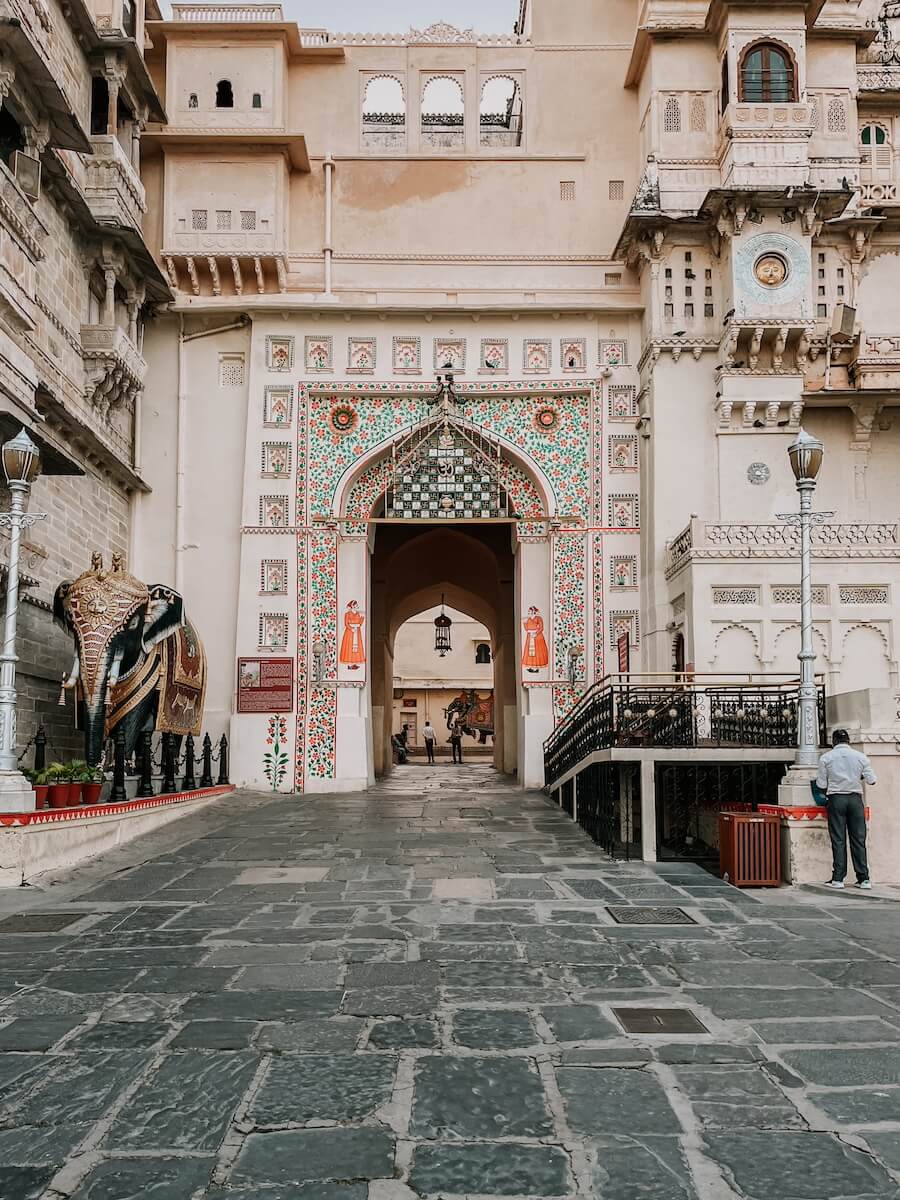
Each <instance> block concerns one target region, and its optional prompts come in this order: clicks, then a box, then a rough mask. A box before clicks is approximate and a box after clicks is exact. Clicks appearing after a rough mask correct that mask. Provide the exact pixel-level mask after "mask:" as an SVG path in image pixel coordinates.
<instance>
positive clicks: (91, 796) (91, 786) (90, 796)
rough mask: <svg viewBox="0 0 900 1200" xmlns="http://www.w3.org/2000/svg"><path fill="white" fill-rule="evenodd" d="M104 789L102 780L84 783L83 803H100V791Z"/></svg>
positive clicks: (82, 786)
mask: <svg viewBox="0 0 900 1200" xmlns="http://www.w3.org/2000/svg"><path fill="white" fill-rule="evenodd" d="M102 791H103V783H102V781H101V782H100V783H83V784H82V785H81V803H82V804H86V805H90V804H99V803H100V793H101V792H102Z"/></svg>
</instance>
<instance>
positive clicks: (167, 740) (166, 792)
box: [159, 733, 178, 796]
mask: <svg viewBox="0 0 900 1200" xmlns="http://www.w3.org/2000/svg"><path fill="white" fill-rule="evenodd" d="M162 769H163V781H162V787H161V788H160V789H159V794H160V795H161V796H170V795H171V794H172V793H173V792H177V791H178V785H177V784H176V782H175V739H174V737H173V735H172V734H171V733H164V734H163V735H162Z"/></svg>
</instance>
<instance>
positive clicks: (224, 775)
mask: <svg viewBox="0 0 900 1200" xmlns="http://www.w3.org/2000/svg"><path fill="white" fill-rule="evenodd" d="M227 782H228V738H227V737H226V736H225V734H224V733H223V734H222V736H221V738H220V739H219V778H218V783H219V785H220V786H221V785H222V784H224V783H227Z"/></svg>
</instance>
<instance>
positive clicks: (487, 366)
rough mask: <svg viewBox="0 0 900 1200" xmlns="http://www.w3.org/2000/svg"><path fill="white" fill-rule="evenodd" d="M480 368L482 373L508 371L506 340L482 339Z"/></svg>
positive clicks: (507, 345)
mask: <svg viewBox="0 0 900 1200" xmlns="http://www.w3.org/2000/svg"><path fill="white" fill-rule="evenodd" d="M481 367H482V370H483V371H507V370H508V369H509V342H508V341H507V340H506V338H496V339H494V338H482V341H481Z"/></svg>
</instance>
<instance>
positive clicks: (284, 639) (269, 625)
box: [259, 613, 289, 651]
mask: <svg viewBox="0 0 900 1200" xmlns="http://www.w3.org/2000/svg"><path fill="white" fill-rule="evenodd" d="M288 629H289V626H288V618H287V616H286V615H285V614H284V613H262V614H261V616H260V618H259V644H260V647H262V648H265V649H267V650H272V651H278V650H286V649H287V644H288Z"/></svg>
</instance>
